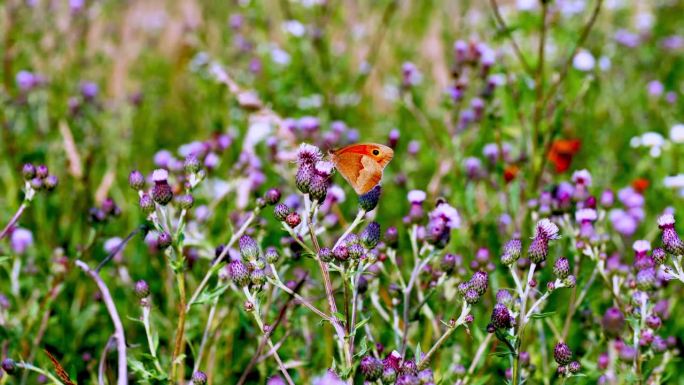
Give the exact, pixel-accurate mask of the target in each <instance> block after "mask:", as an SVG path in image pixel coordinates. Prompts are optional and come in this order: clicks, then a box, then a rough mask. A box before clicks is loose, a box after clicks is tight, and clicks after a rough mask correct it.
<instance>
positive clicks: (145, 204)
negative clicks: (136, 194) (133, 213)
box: [138, 194, 154, 214]
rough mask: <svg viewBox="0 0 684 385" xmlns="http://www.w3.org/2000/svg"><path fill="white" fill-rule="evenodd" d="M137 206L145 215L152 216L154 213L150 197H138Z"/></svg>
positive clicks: (144, 195)
mask: <svg viewBox="0 0 684 385" xmlns="http://www.w3.org/2000/svg"><path fill="white" fill-rule="evenodd" d="M138 205H139V206H140V210H142V212H143V213H145V214H152V213H153V212H154V201H153V200H152V197H150V196H149V195H147V194H143V195H141V196H140V200H139V201H138Z"/></svg>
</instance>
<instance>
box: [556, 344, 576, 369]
mask: <svg viewBox="0 0 684 385" xmlns="http://www.w3.org/2000/svg"><path fill="white" fill-rule="evenodd" d="M553 358H554V359H555V360H556V362H557V363H558V365H560V366H565V365H567V364H569V363H570V361H571V360H572V351H571V350H570V347H569V346H568V345H566V344H565V343H564V342H559V343H557V344H556V347H555V348H554V349H553Z"/></svg>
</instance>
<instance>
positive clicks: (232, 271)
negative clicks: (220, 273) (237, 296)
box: [228, 259, 250, 287]
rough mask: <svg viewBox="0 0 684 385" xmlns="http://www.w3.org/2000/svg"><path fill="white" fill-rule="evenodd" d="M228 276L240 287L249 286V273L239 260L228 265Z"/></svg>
mask: <svg viewBox="0 0 684 385" xmlns="http://www.w3.org/2000/svg"><path fill="white" fill-rule="evenodd" d="M228 275H229V276H230V279H232V280H233V283H235V285H237V286H238V287H244V286H247V284H249V281H250V276H249V271H248V270H247V267H246V266H245V264H244V263H242V261H240V260H238V259H236V260H233V261H231V262H230V263H229V264H228Z"/></svg>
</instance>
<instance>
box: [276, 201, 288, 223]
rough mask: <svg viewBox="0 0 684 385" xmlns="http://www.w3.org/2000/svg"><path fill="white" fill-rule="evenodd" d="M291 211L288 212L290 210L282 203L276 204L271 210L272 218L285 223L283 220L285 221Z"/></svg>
mask: <svg viewBox="0 0 684 385" xmlns="http://www.w3.org/2000/svg"><path fill="white" fill-rule="evenodd" d="M291 211H292V210H290V208H289V207H287V206H286V205H285V204H284V203H278V204H277V205H275V207H274V208H273V216H274V217H275V218H276V219H277V220H279V221H281V222H283V221H285V219H287V216H288V215H290V212H291Z"/></svg>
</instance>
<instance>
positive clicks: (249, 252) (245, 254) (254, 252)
mask: <svg viewBox="0 0 684 385" xmlns="http://www.w3.org/2000/svg"><path fill="white" fill-rule="evenodd" d="M238 244H239V248H240V255H242V259H244V260H245V261H253V260H255V259H256V257H257V256H258V255H259V245H257V243H256V241H255V240H254V238H252V237H250V236H249V235H243V236H242V237H240V241H239V242H238Z"/></svg>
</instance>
